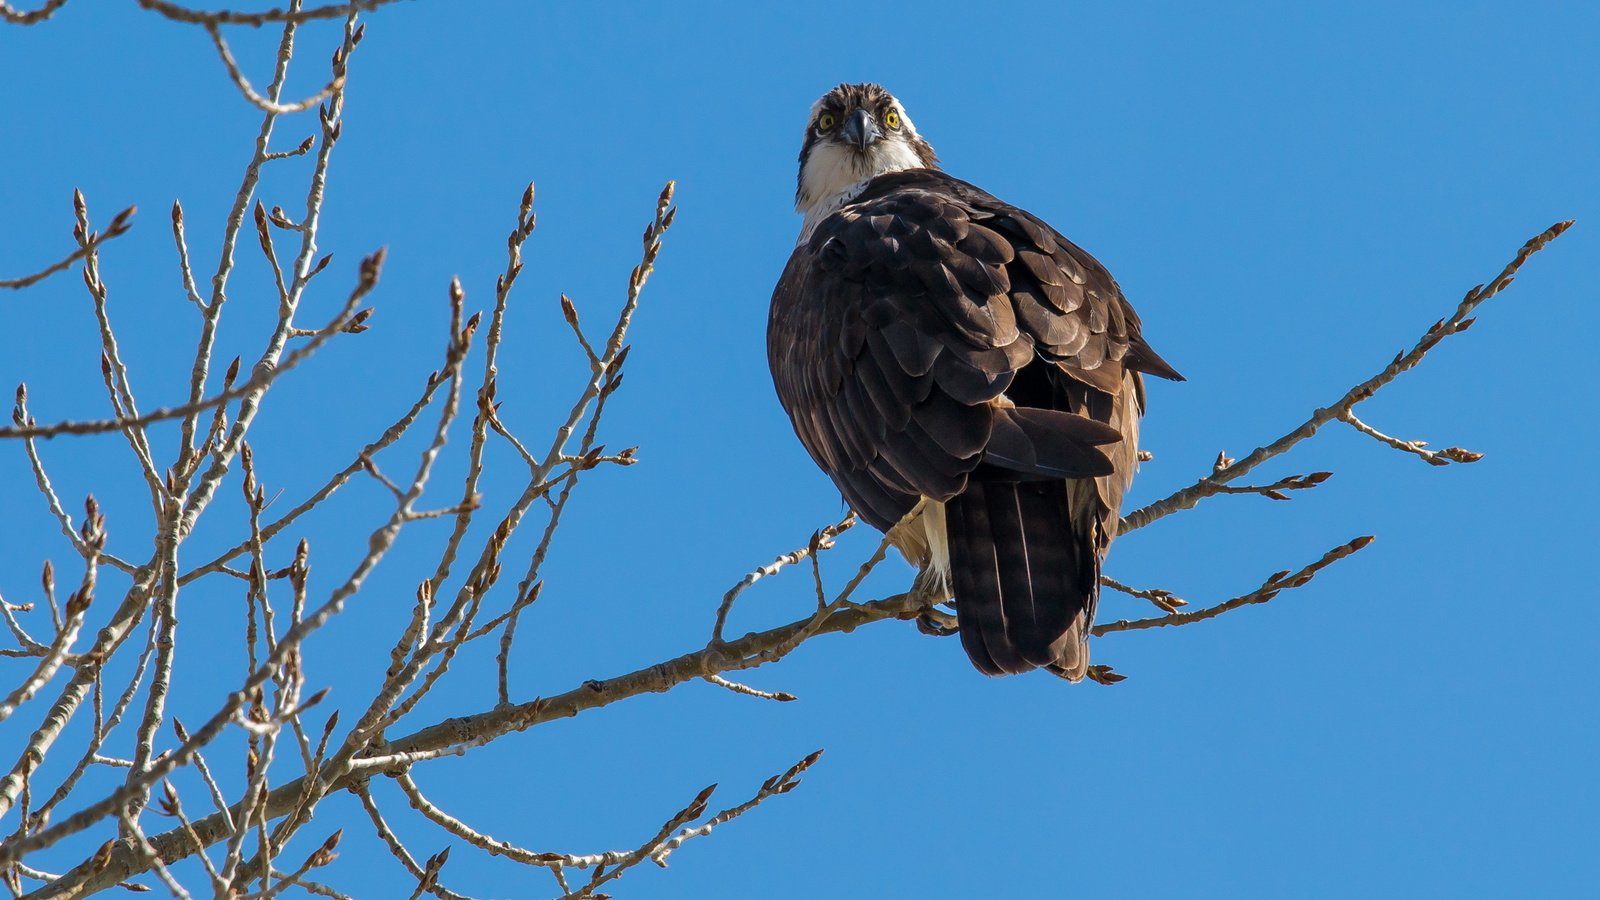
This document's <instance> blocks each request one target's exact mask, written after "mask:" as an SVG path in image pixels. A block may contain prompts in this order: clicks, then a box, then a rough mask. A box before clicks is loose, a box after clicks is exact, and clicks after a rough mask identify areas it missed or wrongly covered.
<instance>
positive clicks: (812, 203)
mask: <svg viewBox="0 0 1600 900" xmlns="http://www.w3.org/2000/svg"><path fill="white" fill-rule="evenodd" d="M938 163H939V160H938V157H936V156H935V155H934V153H933V148H932V147H930V146H929V145H928V142H927V141H925V140H923V139H922V136H921V135H919V134H917V129H916V126H914V125H912V124H911V117H910V116H908V115H906V110H905V107H903V106H901V105H900V101H899V100H896V99H895V98H894V95H893V94H891V93H889V92H888V91H886V90H884V89H883V88H882V87H881V86H879V85H876V84H841V85H839V86H838V87H836V88H834V89H833V90H831V91H829V92H827V93H826V94H823V95H822V99H820V100H818V101H817V102H816V103H815V104H813V105H812V107H811V120H810V121H809V122H807V123H806V139H805V143H804V144H802V145H801V147H800V184H799V188H798V190H796V192H795V198H794V206H795V209H796V210H798V211H800V212H810V211H812V210H813V209H814V208H816V207H817V206H818V204H827V203H831V202H835V201H837V199H838V198H839V197H840V195H841V194H843V193H844V192H845V191H846V190H847V189H849V188H851V187H853V186H855V185H858V184H860V183H861V182H864V181H866V180H867V179H869V178H872V177H873V176H875V175H882V174H884V173H885V172H898V171H900V170H901V169H915V168H921V167H927V168H932V167H934V166H937V165H938Z"/></svg>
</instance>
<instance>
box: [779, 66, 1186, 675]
mask: <svg viewBox="0 0 1600 900" xmlns="http://www.w3.org/2000/svg"><path fill="white" fill-rule="evenodd" d="M795 208H796V210H797V211H798V212H801V213H803V214H804V216H805V220H804V224H803V225H802V226H801V229H800V238H799V240H798V241H797V242H796V244H795V248H794V253H793V254H792V255H791V256H790V257H789V263H788V265H787V266H786V267H785V269H784V271H783V276H782V277H781V278H780V279H779V280H778V285H777V288H776V290H774V292H773V295H772V310H771V315H770V318H769V320H768V326H767V356H768V361H769V363H770V364H771V367H772V377H773V381H774V383H775V385H776V387H777V391H778V397H779V399H780V400H781V401H782V403H783V407H784V409H785V411H787V412H788V414H789V418H790V420H791V421H792V422H793V424H794V430H795V433H796V434H797V435H799V437H800V441H801V443H803V444H804V445H805V448H806V450H807V451H809V452H810V454H811V457H812V459H814V460H815V461H816V463H817V465H819V466H820V467H822V469H823V471H825V472H826V473H827V474H828V476H829V477H830V478H832V479H833V483H834V484H835V485H836V486H837V487H838V488H839V491H840V492H841V493H842V494H843V495H844V499H845V501H846V502H847V503H848V504H849V505H850V507H851V508H852V509H854V510H855V511H856V512H857V513H858V514H859V515H860V516H861V517H862V518H863V519H865V520H866V521H867V522H869V523H871V524H872V525H873V526H875V527H877V528H878V529H880V530H882V531H885V532H887V533H888V536H889V539H890V540H891V542H892V543H893V544H894V545H895V547H896V548H898V549H899V550H900V552H901V553H902V554H904V555H905V557H906V559H907V560H908V561H909V562H911V563H912V564H913V565H915V566H917V567H918V568H919V569H920V570H921V572H920V574H919V576H918V579H917V586H918V588H919V589H920V590H923V591H925V592H927V593H929V594H930V595H932V596H934V597H935V598H937V599H939V600H941V601H942V600H949V599H951V597H952V595H953V598H954V603H955V607H956V614H957V621H958V624H959V630H960V633H961V643H962V646H963V647H964V648H965V649H966V652H967V655H968V656H969V657H970V658H971V660H972V663H973V665H975V666H976V667H977V668H978V669H979V670H980V671H982V672H984V673H986V674H989V675H1002V674H1011V673H1017V672H1025V671H1028V670H1030V669H1034V668H1046V669H1049V670H1050V671H1052V672H1055V673H1056V674H1058V675H1061V676H1064V677H1066V678H1068V679H1069V680H1072V681H1078V680H1080V679H1082V678H1083V676H1084V675H1085V674H1086V673H1087V671H1088V668H1089V648H1088V639H1089V631H1090V628H1091V627H1092V625H1093V623H1094V611H1095V602H1096V599H1097V597H1098V595H1099V578H1100V565H1101V562H1102V561H1103V559H1104V557H1105V554H1106V551H1107V549H1108V548H1109V547H1110V546H1111V541H1112V539H1113V538H1115V537H1116V534H1117V524H1118V521H1119V517H1118V513H1119V509H1120V507H1121V505H1122V496H1123V493H1124V491H1126V490H1127V488H1128V485H1129V483H1130V481H1131V480H1132V478H1133V473H1134V469H1135V467H1136V466H1137V462H1138V441H1139V417H1140V415H1141V414H1142V413H1143V410H1144V403H1145V393H1144V382H1143V380H1142V379H1141V373H1148V374H1150V375H1156V376H1160V377H1162V378H1170V379H1174V380H1179V381H1181V380H1182V376H1180V375H1179V374H1178V373H1177V372H1176V371H1175V370H1174V369H1173V368H1172V367H1171V366H1170V365H1168V364H1167V363H1166V362H1165V361H1164V360H1163V359H1162V358H1161V357H1160V356H1158V355H1157V354H1156V353H1155V351H1154V350H1152V349H1150V347H1149V345H1148V344H1146V343H1145V340H1144V337H1143V336H1142V334H1141V333H1140V331H1141V326H1140V323H1139V317H1138V316H1137V315H1136V314H1135V313H1134V311H1133V307H1131V306H1129V305H1128V301H1127V300H1126V299H1125V298H1124V297H1123V296H1122V291H1121V289H1119V288H1118V287H1117V283H1116V281H1114V280H1113V279H1112V277H1111V274H1110V273H1109V272H1107V271H1106V269H1105V267H1104V266H1102V265H1100V263H1099V262H1097V261H1095V259H1094V258H1093V257H1092V256H1090V255H1089V254H1088V253H1086V252H1084V251H1083V250H1082V249H1080V248H1079V247H1078V246H1077V245H1075V244H1073V243H1072V242H1071V241H1069V240H1067V239H1066V238H1064V237H1062V236H1061V235H1060V234H1059V233H1057V232H1056V231H1055V229H1053V228H1051V227H1050V226H1049V225H1047V224H1045V223H1044V222H1043V221H1041V220H1040V219H1038V218H1037V217H1035V216H1033V215H1030V214H1029V213H1028V212H1026V211H1025V210H1022V209H1019V208H1017V207H1015V206H1011V205H1010V204H1007V203H1004V202H1001V201H1000V200H997V199H995V198H994V197H993V196H991V195H990V194H988V193H986V192H985V191H983V190H981V189H979V188H977V187H974V186H973V185H971V184H968V183H967V182H965V181H961V180H959V179H956V178H952V177H951V176H949V175H947V174H945V173H944V172H943V171H942V170H941V169H940V168H939V165H938V160H937V157H936V156H935V155H934V152H933V148H932V147H931V146H929V144H928V142H927V141H926V140H924V139H923V138H922V136H921V135H920V134H918V133H917V129H916V127H915V126H914V125H912V124H911V117H910V116H907V115H906V111H905V108H904V107H903V106H902V105H901V104H900V101H898V100H896V99H895V98H894V97H893V96H892V95H891V94H890V93H889V92H888V91H886V90H884V89H883V88H882V87H880V86H879V85H876V84H841V85H839V86H838V87H836V88H834V89H833V90H831V91H829V92H828V93H826V94H824V95H823V97H822V98H821V99H820V100H818V101H817V102H816V104H815V105H814V106H813V107H812V108H811V117H810V120H809V121H808V122H807V124H806V133H805V142H804V144H803V145H802V147H801V149H800V177H799V188H798V191H797V192H796V194H795ZM914 512H915V513H916V515H914V516H913V515H912V513H914Z"/></svg>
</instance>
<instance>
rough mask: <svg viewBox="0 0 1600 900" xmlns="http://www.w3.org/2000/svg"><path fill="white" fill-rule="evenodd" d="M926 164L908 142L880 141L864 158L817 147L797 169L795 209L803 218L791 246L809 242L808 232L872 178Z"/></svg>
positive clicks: (830, 147) (836, 148)
mask: <svg viewBox="0 0 1600 900" xmlns="http://www.w3.org/2000/svg"><path fill="white" fill-rule="evenodd" d="M928 164H929V163H928V162H927V161H926V160H924V159H923V158H922V157H921V156H920V155H918V153H917V151H916V149H915V148H914V147H912V146H911V144H910V143H909V142H904V141H892V142H880V143H879V144H877V145H876V146H875V147H873V151H872V152H871V153H868V154H866V155H862V154H858V153H854V152H852V151H850V150H848V149H846V148H844V147H841V146H837V145H834V144H827V143H825V144H818V145H817V146H815V147H813V148H812V151H811V152H810V153H809V154H807V155H806V160H805V162H804V163H803V164H802V165H801V167H800V190H799V192H798V193H797V194H796V195H795V210H796V211H797V212H800V213H803V214H804V215H805V219H804V220H803V221H802V222H801V225H800V237H799V239H797V240H796V241H795V243H796V244H802V243H805V242H806V241H808V240H810V239H811V232H813V231H815V230H816V227H817V226H818V225H819V224H821V222H822V220H823V219H826V218H827V217H829V216H831V215H833V214H834V213H835V212H838V210H839V207H841V206H844V205H845V204H846V203H849V202H850V201H851V200H854V199H855V198H856V196H857V195H859V194H860V193H861V191H862V189H863V188H865V187H866V186H867V182H869V181H871V180H872V179H874V178H876V177H878V176H879V175H885V174H888V173H889V172H900V171H904V170H906V169H914V168H917V167H919V166H926V165H928Z"/></svg>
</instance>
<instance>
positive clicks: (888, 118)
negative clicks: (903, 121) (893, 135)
mask: <svg viewBox="0 0 1600 900" xmlns="http://www.w3.org/2000/svg"><path fill="white" fill-rule="evenodd" d="M883 124H885V125H887V126H889V127H890V128H899V127H900V114H899V113H897V112H895V111H894V110H892V109H891V110H889V112H888V113H886V114H885V115H884V117H883Z"/></svg>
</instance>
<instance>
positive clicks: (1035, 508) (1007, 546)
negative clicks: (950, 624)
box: [946, 481, 1099, 681]
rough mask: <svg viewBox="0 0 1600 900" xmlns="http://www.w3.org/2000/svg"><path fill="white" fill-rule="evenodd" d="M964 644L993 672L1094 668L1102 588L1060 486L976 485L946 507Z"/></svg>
mask: <svg viewBox="0 0 1600 900" xmlns="http://www.w3.org/2000/svg"><path fill="white" fill-rule="evenodd" d="M946 527H947V528H948V530H949V539H950V573H951V579H952V581H953V584H952V587H953V588H954V591H955V599H956V612H957V617H958V619H959V623H960V627H961V644H962V646H963V647H964V648H965V649H966V651H967V655H968V656H969V657H970V658H971V659H972V663H973V665H975V666H977V668H978V670H979V671H982V672H984V673H986V674H989V675H1006V674H1012V673H1016V672H1026V671H1028V670H1030V669H1034V668H1038V667H1041V666H1048V667H1051V668H1052V669H1059V670H1060V671H1059V674H1062V675H1065V676H1066V677H1068V678H1070V679H1072V680H1074V681H1076V680H1078V679H1079V678H1082V677H1083V674H1084V672H1085V671H1086V670H1087V668H1088V665H1089V650H1088V643H1087V641H1088V630H1089V625H1090V621H1091V619H1092V617H1093V611H1094V601H1095V596H1096V591H1097V590H1098V583H1099V557H1098V554H1096V553H1095V551H1094V548H1093V543H1092V541H1091V540H1090V539H1089V538H1088V537H1086V536H1079V535H1076V534H1074V533H1073V529H1072V526H1071V522H1070V519H1069V516H1068V510H1067V497H1066V486H1065V485H1064V484H1063V483H1062V482H1021V483H1017V482H993V481H973V482H969V483H968V485H967V489H966V491H964V492H962V493H961V494H959V495H958V496H956V497H954V498H952V499H951V500H949V501H947V504H946Z"/></svg>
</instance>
